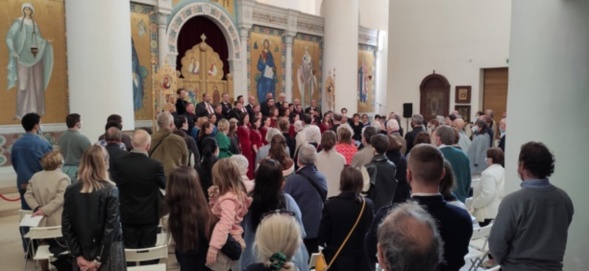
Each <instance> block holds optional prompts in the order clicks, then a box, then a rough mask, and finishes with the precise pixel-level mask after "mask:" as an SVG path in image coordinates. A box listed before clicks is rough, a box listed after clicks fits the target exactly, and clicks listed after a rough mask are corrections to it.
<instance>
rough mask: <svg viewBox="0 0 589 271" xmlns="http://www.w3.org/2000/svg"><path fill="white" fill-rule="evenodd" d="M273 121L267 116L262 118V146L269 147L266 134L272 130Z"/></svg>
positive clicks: (260, 129)
mask: <svg viewBox="0 0 589 271" xmlns="http://www.w3.org/2000/svg"><path fill="white" fill-rule="evenodd" d="M271 121H272V119H270V117H267V116H263V117H262V123H261V125H262V127H260V128H259V129H258V131H260V134H261V135H262V146H263V145H268V142H266V133H268V128H270V127H271V126H270V125H271V123H270V122H271Z"/></svg>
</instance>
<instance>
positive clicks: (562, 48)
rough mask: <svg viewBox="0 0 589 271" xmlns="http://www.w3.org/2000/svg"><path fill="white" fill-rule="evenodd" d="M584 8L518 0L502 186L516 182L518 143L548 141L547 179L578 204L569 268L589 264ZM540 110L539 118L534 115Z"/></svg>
mask: <svg viewBox="0 0 589 271" xmlns="http://www.w3.org/2000/svg"><path fill="white" fill-rule="evenodd" d="M587 14H589V1H585V0H570V1H557V0H536V1H521V0H516V1H513V20H512V26H511V48H510V70H509V94H508V99H507V112H508V115H507V121H508V128H507V139H506V143H507V146H506V151H507V154H506V172H507V174H506V185H505V187H506V190H507V191H509V192H510V191H514V190H517V189H519V184H520V182H519V179H518V177H517V175H516V165H517V157H518V154H519V149H520V146H521V144H523V143H525V142H528V141H531V140H534V141H541V142H543V143H544V144H546V145H547V146H548V148H549V149H550V150H551V151H552V152H553V154H554V156H555V159H556V169H555V173H554V175H553V176H552V177H551V178H550V181H551V182H552V184H554V185H556V186H558V187H560V188H562V189H564V190H565V191H566V192H567V193H568V194H569V196H570V197H571V199H572V201H573V204H574V207H575V209H576V210H575V214H574V217H573V222H572V225H571V226H570V228H569V236H568V244H567V251H566V254H565V261H564V269H563V270H567V271H568V270H587V269H588V267H587V266H589V258H588V257H587V251H589V242H588V240H589V238H588V237H587V230H589V212H587V210H586V209H587V206H588V205H589V197H587V191H589V182H588V181H587V177H586V176H587V157H589V144H587V143H586V142H585V141H586V140H584V139H585V138H586V135H587V134H589V126H587V120H586V119H585V117H584V115H585V112H587V109H589V106H588V105H587V101H589V91H588V90H589V76H588V75H589V31H587V27H588V26H589V16H587ZM542 112H551V113H550V114H543V113H542ZM538 113H540V114H541V115H542V121H530V120H533V119H536V118H537V117H538ZM547 123H549V125H546V124H547ZM515 128H521V129H515Z"/></svg>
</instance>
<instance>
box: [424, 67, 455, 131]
mask: <svg viewBox="0 0 589 271" xmlns="http://www.w3.org/2000/svg"><path fill="white" fill-rule="evenodd" d="M419 89H420V91H421V98H420V106H419V113H420V114H421V115H422V116H423V118H424V120H425V121H426V122H427V121H429V120H431V119H434V118H435V117H436V115H441V116H448V114H449V110H450V83H449V82H448V79H446V77H444V76H443V75H441V74H435V73H434V74H430V75H428V76H426V77H425V78H424V79H423V80H422V81H421V85H420V86H419Z"/></svg>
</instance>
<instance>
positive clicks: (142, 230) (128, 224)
mask: <svg viewBox="0 0 589 271" xmlns="http://www.w3.org/2000/svg"><path fill="white" fill-rule="evenodd" d="M132 144H133V150H132V151H131V152H130V153H128V154H127V155H125V156H123V157H121V158H119V159H117V160H116V161H115V162H114V164H113V172H115V174H114V175H115V178H114V182H115V183H116V184H117V187H118V188H119V199H120V207H119V208H120V212H121V224H122V225H123V238H124V243H125V248H147V247H153V246H155V243H156V240H157V225H158V223H159V217H160V216H159V205H160V204H163V202H160V201H161V200H162V199H161V198H160V195H161V193H160V189H165V188H166V179H165V175H164V166H163V165H162V164H161V163H160V162H159V161H157V160H155V159H152V158H149V156H148V154H147V152H148V151H149V149H150V148H151V136H150V135H149V134H148V133H147V132H146V131H144V130H137V131H135V135H134V136H133V141H132Z"/></svg>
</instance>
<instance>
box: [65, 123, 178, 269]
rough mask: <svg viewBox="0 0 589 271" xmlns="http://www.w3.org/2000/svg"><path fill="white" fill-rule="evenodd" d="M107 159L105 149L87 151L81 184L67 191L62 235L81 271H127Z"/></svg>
mask: <svg viewBox="0 0 589 271" xmlns="http://www.w3.org/2000/svg"><path fill="white" fill-rule="evenodd" d="M168 114H169V113H168ZM108 159H109V158H108V153H107V152H106V150H105V149H104V148H103V147H101V146H97V145H93V146H90V147H89V148H87V149H86V151H85V152H84V154H83V155H82V159H80V170H79V171H78V176H79V178H78V179H79V181H78V182H77V183H74V184H73V185H70V186H69V187H68V188H67V189H66V191H65V196H64V203H63V214H62V225H61V226H62V228H61V231H62V233H63V237H64V239H65V241H66V244H67V247H68V249H69V252H70V254H71V255H72V256H73V257H74V258H75V266H77V268H78V269H79V270H125V269H126V263H125V252H124V249H123V242H122V230H121V221H120V215H119V190H118V188H117V187H116V185H115V184H114V183H113V182H112V181H110V179H109V177H108Z"/></svg>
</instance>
